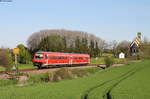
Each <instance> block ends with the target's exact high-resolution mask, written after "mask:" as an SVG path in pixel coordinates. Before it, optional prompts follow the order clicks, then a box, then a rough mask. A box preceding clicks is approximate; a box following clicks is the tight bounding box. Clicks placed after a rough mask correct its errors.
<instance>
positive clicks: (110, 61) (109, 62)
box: [104, 56, 114, 67]
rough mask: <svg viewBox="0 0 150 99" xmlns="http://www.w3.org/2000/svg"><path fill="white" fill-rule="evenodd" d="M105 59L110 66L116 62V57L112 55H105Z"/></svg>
mask: <svg viewBox="0 0 150 99" xmlns="http://www.w3.org/2000/svg"><path fill="white" fill-rule="evenodd" d="M104 60H105V64H106V67H110V66H112V65H113V64H114V59H113V58H112V57H110V56H108V57H105V59H104Z"/></svg>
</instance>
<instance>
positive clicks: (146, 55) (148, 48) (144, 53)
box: [137, 42, 150, 59]
mask: <svg viewBox="0 0 150 99" xmlns="http://www.w3.org/2000/svg"><path fill="white" fill-rule="evenodd" d="M137 57H139V58H141V59H150V43H148V42H144V43H142V44H141V45H140V47H139V53H138V55H137Z"/></svg>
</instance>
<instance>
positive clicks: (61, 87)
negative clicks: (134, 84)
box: [0, 62, 150, 99]
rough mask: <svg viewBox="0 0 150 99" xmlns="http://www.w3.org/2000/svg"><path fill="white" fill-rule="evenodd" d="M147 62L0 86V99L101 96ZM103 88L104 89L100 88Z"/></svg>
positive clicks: (77, 98) (147, 63)
mask: <svg viewBox="0 0 150 99" xmlns="http://www.w3.org/2000/svg"><path fill="white" fill-rule="evenodd" d="M149 64H150V62H141V63H134V64H128V65H126V66H123V67H114V68H111V69H106V70H104V71H100V72H97V73H95V74H93V75H90V76H88V77H85V78H77V79H72V80H64V81H60V82H57V83H42V84H36V85H32V86H31V85H30V86H24V87H15V86H10V87H5V88H4V87H3V88H0V94H1V97H0V98H1V99H17V98H18V99H41V98H42V99H48V98H50V99H81V98H83V99H86V98H87V99H88V98H89V99H92V98H93V99H96V98H101V95H102V96H103V95H106V94H107V93H108V91H110V89H112V88H113V86H115V85H116V84H117V83H118V82H120V81H122V79H125V78H127V77H130V76H131V75H133V74H134V73H135V72H136V70H137V69H138V68H139V67H142V66H144V67H145V66H148V65H149ZM132 71H133V72H132ZM110 82H111V83H110ZM141 85H142V84H141ZM141 85H140V86H141ZM127 86H128V85H126V88H128V87H127ZM103 88H104V90H101V89H103ZM141 88H142V86H141ZM8 89H9V90H8ZM135 90H136V88H135ZM129 91H130V90H129ZM99 94H101V95H99ZM95 96H96V97H95ZM117 97H118V96H117ZM118 99H122V98H118Z"/></svg>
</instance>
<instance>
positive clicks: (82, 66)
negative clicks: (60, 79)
mask: <svg viewBox="0 0 150 99" xmlns="http://www.w3.org/2000/svg"><path fill="white" fill-rule="evenodd" d="M121 65H123V64H114V65H113V66H121ZM63 67H67V68H69V69H84V68H93V67H101V68H105V65H104V64H88V65H78V66H61V67H59V66H53V67H48V68H42V69H38V68H34V69H22V70H19V71H18V72H19V73H27V74H39V73H45V72H52V71H56V70H58V69H60V68H63ZM16 72H17V71H0V75H1V74H15V73H16Z"/></svg>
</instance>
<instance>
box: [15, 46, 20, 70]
mask: <svg viewBox="0 0 150 99" xmlns="http://www.w3.org/2000/svg"><path fill="white" fill-rule="evenodd" d="M19 51H20V50H19V48H14V49H13V53H14V55H15V68H16V70H17V72H18V66H17V63H18V62H17V55H18V54H19Z"/></svg>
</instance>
